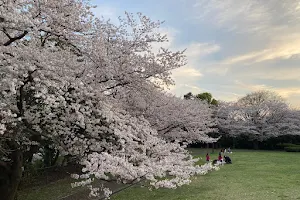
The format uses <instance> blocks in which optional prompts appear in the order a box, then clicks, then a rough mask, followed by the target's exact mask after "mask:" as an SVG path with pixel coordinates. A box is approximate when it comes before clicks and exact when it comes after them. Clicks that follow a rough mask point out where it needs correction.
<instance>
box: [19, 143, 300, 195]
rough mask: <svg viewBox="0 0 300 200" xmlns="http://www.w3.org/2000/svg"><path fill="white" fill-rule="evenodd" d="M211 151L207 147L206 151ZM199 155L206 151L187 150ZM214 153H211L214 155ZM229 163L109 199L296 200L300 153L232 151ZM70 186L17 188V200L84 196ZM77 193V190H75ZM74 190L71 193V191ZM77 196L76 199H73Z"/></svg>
mask: <svg viewBox="0 0 300 200" xmlns="http://www.w3.org/2000/svg"><path fill="white" fill-rule="evenodd" d="M209 151H211V150H209ZM191 152H192V154H193V155H194V156H197V157H202V158H203V160H201V161H200V163H201V162H203V163H204V159H205V153H206V150H201V149H191ZM217 155H218V152H217V151H215V153H214V154H211V158H212V159H215V158H217ZM230 157H231V158H232V161H233V164H232V165H230V164H228V165H224V166H222V167H221V169H220V170H219V171H213V172H211V173H209V174H207V175H205V176H197V177H195V178H194V179H193V181H192V183H191V184H190V185H187V186H183V187H180V188H177V189H158V190H155V189H154V190H152V191H149V190H148V189H147V188H141V187H138V186H136V187H135V186H134V187H131V188H129V189H126V190H123V191H121V192H119V193H117V194H116V195H113V196H112V197H111V199H112V200H127V199H128V200H163V199H166V200H200V199H203V200H209V199H213V200H219V199H220V200H223V199H224V200H227V199H228V200H250V199H253V200H260V199H261V200H276V199H286V200H290V199H298V200H300V153H290V152H279V151H254V150H234V152H233V154H230ZM80 190H81V191H79V192H78V191H74V190H72V189H71V188H70V180H66V181H64V180H62V181H58V182H56V183H53V184H51V185H49V186H43V187H42V188H33V189H26V191H20V195H19V199H20V200H33V199H39V200H50V199H51V200H55V199H64V198H62V197H63V196H68V194H70V193H73V195H72V196H70V198H68V199H72V200H75V199H76V200H77V199H82V200H84V199H88V198H85V197H86V195H85V194H84V192H82V189H80ZM77 192H78V193H77ZM74 193H75V194H74ZM77 197H78V198H77Z"/></svg>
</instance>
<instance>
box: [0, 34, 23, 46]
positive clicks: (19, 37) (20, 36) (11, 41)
mask: <svg viewBox="0 0 300 200" xmlns="http://www.w3.org/2000/svg"><path fill="white" fill-rule="evenodd" d="M27 33H28V31H24V32H23V33H22V34H20V35H19V36H16V37H14V38H10V40H8V41H7V42H5V43H4V46H8V45H10V44H11V43H13V42H14V41H16V40H20V39H22V38H23V37H25V35H27ZM9 37H10V36H9Z"/></svg>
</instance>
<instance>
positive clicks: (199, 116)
mask: <svg viewBox="0 0 300 200" xmlns="http://www.w3.org/2000/svg"><path fill="white" fill-rule="evenodd" d="M148 87H150V86H148ZM145 91H147V89H146V88H145V89H144V90H142V91H141V92H136V91H135V92H134V93H130V94H129V95H128V98H127V105H128V110H132V111H135V112H134V113H135V114H136V115H143V116H144V117H145V118H146V119H147V120H148V121H149V122H150V124H151V126H152V127H153V128H154V129H156V130H157V132H158V134H159V135H160V136H161V137H162V138H164V139H166V140H167V141H172V142H173V141H179V142H183V143H195V142H208V143H211V142H214V141H216V139H214V138H211V137H209V136H208V135H207V134H208V133H211V132H213V131H216V129H215V128H214V126H215V125H216V122H215V119H214V118H213V109H212V108H210V107H209V105H208V104H207V103H206V102H203V101H200V100H184V99H180V98H178V97H175V96H173V95H171V94H167V93H166V92H164V91H161V90H158V89H155V88H152V89H151V92H147V93H146V94H145ZM148 91H149V89H148Z"/></svg>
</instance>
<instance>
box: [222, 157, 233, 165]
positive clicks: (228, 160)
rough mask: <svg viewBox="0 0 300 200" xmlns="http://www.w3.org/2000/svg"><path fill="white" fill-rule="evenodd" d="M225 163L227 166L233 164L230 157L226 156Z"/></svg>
mask: <svg viewBox="0 0 300 200" xmlns="http://www.w3.org/2000/svg"><path fill="white" fill-rule="evenodd" d="M224 161H225V163H226V164H232V162H231V159H230V157H229V156H224Z"/></svg>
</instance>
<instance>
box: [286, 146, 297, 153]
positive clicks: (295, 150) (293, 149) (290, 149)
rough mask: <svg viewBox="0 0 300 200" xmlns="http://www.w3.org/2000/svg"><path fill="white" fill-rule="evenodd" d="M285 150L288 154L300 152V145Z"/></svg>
mask: <svg viewBox="0 0 300 200" xmlns="http://www.w3.org/2000/svg"><path fill="white" fill-rule="evenodd" d="M284 150H285V151H287V152H300V145H294V146H288V147H284Z"/></svg>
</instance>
